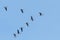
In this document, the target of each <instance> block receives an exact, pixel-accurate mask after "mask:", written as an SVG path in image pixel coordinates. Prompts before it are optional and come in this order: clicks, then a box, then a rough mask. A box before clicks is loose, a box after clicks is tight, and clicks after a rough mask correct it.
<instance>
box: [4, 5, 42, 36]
mask: <svg viewBox="0 0 60 40" xmlns="http://www.w3.org/2000/svg"><path fill="white" fill-rule="evenodd" d="M4 9H5V10H6V11H7V7H6V6H5V7H4ZM20 11H21V12H22V13H24V10H23V9H20ZM39 15H40V16H42V15H43V14H42V13H41V12H39ZM30 18H31V20H32V21H34V18H33V16H31V17H30ZM26 26H27V27H28V26H29V23H28V22H26ZM19 29H20V30H21V32H23V27H20V28H19ZM19 29H17V34H20V30H19ZM13 36H14V37H17V35H16V33H13Z"/></svg>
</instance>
